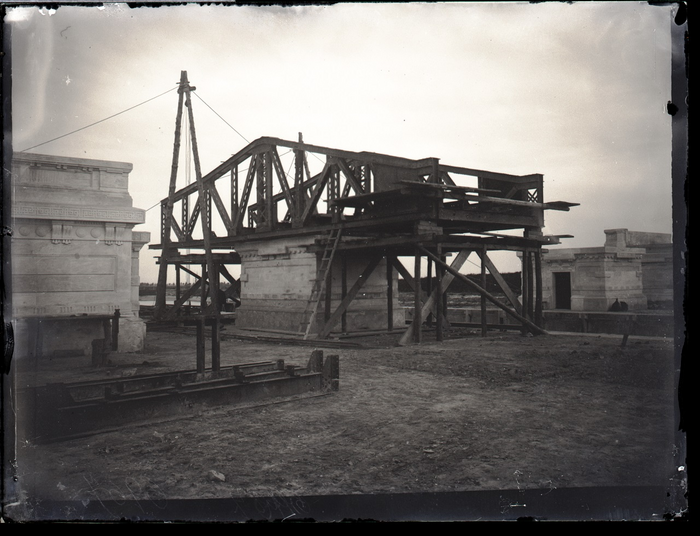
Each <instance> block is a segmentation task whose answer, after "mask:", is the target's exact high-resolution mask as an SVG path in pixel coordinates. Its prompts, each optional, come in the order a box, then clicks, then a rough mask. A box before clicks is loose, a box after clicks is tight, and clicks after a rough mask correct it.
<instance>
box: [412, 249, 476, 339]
mask: <svg viewBox="0 0 700 536" xmlns="http://www.w3.org/2000/svg"><path fill="white" fill-rule="evenodd" d="M470 254H471V250H466V249H465V250H462V251H460V252H459V253H458V254H457V256H456V257H455V259H454V260H453V261H452V264H451V266H452V269H453V270H455V271H456V272H457V273H459V272H458V270H459V269H460V268H461V267H462V266H463V265H464V263H465V262H466V261H467V259H468V258H469V255H470ZM431 257H432V258H433V260H435V259H436V258H437V257H434V256H433V255H432V254H431ZM438 260H439V259H438ZM399 264H401V263H399ZM435 264H436V268H437V267H439V266H440V264H438V263H437V262H436V263H435ZM460 275H461V274H460ZM454 279H455V276H454V274H453V273H452V272H449V273H448V274H445V275H444V276H443V277H442V281H441V282H440V286H436V287H435V289H434V290H433V292H432V294H431V295H430V297H429V298H428V299H427V300H426V301H425V304H424V305H423V309H422V310H421V313H420V318H419V325H420V323H423V320H424V319H425V318H426V317H427V316H428V313H429V312H430V311H433V310H434V309H435V303H436V301H437V294H438V293H440V294H444V293H445V291H447V288H448V287H449V286H450V285H451V284H452V281H454ZM436 313H437V311H436ZM435 316H436V318H437V316H438V315H437V314H435ZM444 320H445V319H444V318H443V321H444ZM415 321H416V318H414V319H413V322H412V323H411V326H409V328H408V329H407V330H406V332H405V333H404V334H403V336H402V337H401V340H400V341H399V344H407V343H408V340H409V339H410V338H411V334H412V333H413V331H412V330H413V329H414V326H413V323H415Z"/></svg>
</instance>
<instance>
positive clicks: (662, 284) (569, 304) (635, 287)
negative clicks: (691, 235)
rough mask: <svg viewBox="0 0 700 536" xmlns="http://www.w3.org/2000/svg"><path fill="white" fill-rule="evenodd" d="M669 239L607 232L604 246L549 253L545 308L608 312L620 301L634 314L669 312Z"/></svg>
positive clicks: (544, 275)
mask: <svg viewBox="0 0 700 536" xmlns="http://www.w3.org/2000/svg"><path fill="white" fill-rule="evenodd" d="M672 253H673V242H672V237H671V235H670V234H663V233H644V232H636V231H628V230H627V229H610V230H607V231H605V245H604V246H602V247H591V248H567V249H556V250H554V249H553V250H549V251H544V252H543V256H542V283H543V302H544V308H545V309H560V310H572V311H607V310H608V309H609V308H610V306H611V305H612V304H613V303H614V302H615V300H619V301H620V302H625V303H626V304H627V307H628V308H629V310H631V311H634V310H646V309H657V308H668V307H670V305H671V304H672V301H673V270H672Z"/></svg>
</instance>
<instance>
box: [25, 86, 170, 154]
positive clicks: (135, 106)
mask: <svg viewBox="0 0 700 536" xmlns="http://www.w3.org/2000/svg"><path fill="white" fill-rule="evenodd" d="M177 88H178V86H175V87H174V88H171V89H169V90H168V91H164V92H163V93H161V94H160V95H156V96H155V97H151V98H150V99H148V100H145V101H143V102H140V103H139V104H136V105H134V106H132V107H131V108H127V109H126V110H122V111H121V112H117V113H116V114H114V115H110V116H109V117H105V118H104V119H100V120H99V121H95V122H94V123H91V124H89V125H87V126H84V127H81V128H79V129H77V130H73V131H72V132H68V133H67V134H63V135H61V136H58V137H57V138H53V139H51V140H49V141H44V142H42V143H39V144H38V145H34V146H32V147H29V148H27V149H22V151H21V152H25V151H31V150H32V149H36V148H37V147H41V146H42V145H46V144H47V143H51V142H52V141H56V140H60V139H61V138H65V137H66V136H70V135H71V134H75V133H76V132H80V131H81V130H85V129H86V128H90V127H94V126H95V125H98V124H100V123H104V122H105V121H107V120H108V119H112V118H113V117H117V116H118V115H121V114H123V113H126V112H128V111H130V110H133V109H134V108H138V107H139V106H142V105H144V104H146V103H147V102H151V101H152V100H155V99H157V98H158V97H162V96H163V95H165V94H167V93H170V92H171V91H174V90H176V89H177Z"/></svg>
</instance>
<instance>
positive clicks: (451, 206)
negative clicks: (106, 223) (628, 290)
mask: <svg viewBox="0 0 700 536" xmlns="http://www.w3.org/2000/svg"><path fill="white" fill-rule="evenodd" d="M193 90H194V88H193V87H192V86H190V85H189V82H188V80H187V74H186V72H184V71H183V72H182V74H181V80H180V86H179V91H178V94H179V100H178V109H177V116H176V128H175V143H174V151H173V160H172V171H171V176H170V185H169V191H168V195H167V197H165V198H164V199H163V200H162V201H161V229H160V243H159V244H154V245H152V246H150V247H151V248H152V249H158V250H160V257H159V259H158V262H159V265H160V266H159V277H158V286H157V295H156V308H155V318H156V319H159V320H176V319H178V318H181V317H182V316H183V315H184V314H185V313H184V305H185V304H186V303H187V302H188V301H190V300H192V299H196V298H199V300H200V306H199V308H198V314H199V316H200V317H201V318H208V319H210V320H211V319H214V321H215V322H216V319H217V318H219V316H220V310H221V308H222V307H221V306H222V304H221V301H222V300H223V299H225V298H227V297H229V296H230V293H231V292H233V291H236V290H238V289H241V301H242V307H243V308H245V305H246V298H245V296H246V291H248V292H250V291H251V289H252V290H255V291H261V289H255V288H253V287H254V285H255V284H256V283H255V282H254V281H251V280H250V279H249V280H247V281H241V279H243V277H241V278H240V279H239V278H236V277H234V276H233V275H232V273H235V270H233V269H232V267H233V266H234V265H240V264H242V265H243V266H242V268H245V264H246V261H245V259H242V255H241V254H240V252H241V251H242V250H244V249H245V248H246V247H248V246H250V245H251V244H265V243H268V244H272V243H274V244H279V243H284V242H285V241H289V243H290V244H291V243H293V244H295V247H297V246H298V244H303V245H302V246H301V247H302V249H304V250H305V251H306V252H307V253H308V254H313V255H315V257H316V261H315V263H314V271H313V272H314V273H313V274H311V276H310V277H308V278H307V279H306V280H298V281H296V282H294V285H295V286H296V287H297V290H298V292H299V293H302V294H304V296H306V298H305V299H304V300H303V301H304V304H303V306H302V305H298V306H297V307H296V309H295V310H294V311H290V312H289V313H288V314H289V315H291V316H293V320H291V322H292V323H293V324H294V326H295V329H294V330H293V331H294V332H295V333H296V336H297V337H298V338H300V339H308V338H320V339H323V338H328V337H329V336H331V334H332V333H334V332H336V333H337V332H346V331H347V330H348V314H349V312H350V311H351V308H352V304H353V302H354V301H356V300H357V299H358V297H359V296H361V295H362V290H363V287H364V286H365V284H366V283H367V281H368V280H370V278H371V277H372V278H374V281H375V282H376V281H377V280H378V278H381V280H385V281H386V284H385V285H384V289H383V292H382V297H381V299H382V300H386V301H385V306H384V307H382V311H383V313H382V314H385V315H386V323H385V327H386V330H387V331H394V330H396V329H397V326H396V322H395V317H394V312H395V311H394V309H395V308H396V305H395V304H396V295H395V294H396V285H395V283H396V281H397V280H398V277H397V274H400V276H401V277H402V278H403V279H404V280H405V281H406V282H407V283H408V284H409V285H410V286H411V288H412V289H413V291H414V303H413V315H412V323H411V325H410V326H405V325H404V327H403V328H402V329H404V330H405V332H404V334H403V337H402V339H401V341H402V342H403V343H407V342H420V341H421V324H423V323H424V322H425V321H426V319H428V317H429V316H430V315H432V317H431V318H432V319H434V321H435V332H436V338H437V340H442V337H443V333H442V332H443V326H444V325H445V324H446V320H445V316H446V296H447V294H446V293H447V292H448V289H449V286H450V284H451V283H452V281H454V280H455V279H460V280H462V281H464V282H465V283H466V284H468V285H469V286H471V287H472V288H473V289H474V290H475V291H476V292H477V293H478V294H479V295H480V296H481V304H482V305H481V307H482V312H483V311H485V307H486V303H487V302H490V303H492V304H493V305H494V306H496V307H498V308H500V309H502V310H503V311H505V313H506V314H508V315H509V316H511V317H513V318H514V319H516V321H517V322H518V323H519V324H520V325H521V326H522V329H523V330H526V331H529V332H531V333H533V334H542V333H544V329H543V322H542V279H541V278H542V275H541V274H542V271H541V264H540V257H541V249H542V247H544V246H548V245H552V244H557V243H559V240H560V238H562V237H564V236H565V235H559V236H547V235H544V234H543V232H542V229H543V227H544V212H545V210H558V211H568V210H569V209H570V208H571V207H573V206H576V205H577V203H569V202H564V201H555V202H545V201H544V192H543V176H542V175H541V174H529V175H512V174H507V173H498V172H493V171H485V170H478V169H470V168H466V167H459V166H454V165H446V164H443V163H442V162H441V161H440V160H439V159H438V158H424V159H419V160H413V159H408V158H401V157H397V156H390V155H384V154H377V153H371V152H352V151H346V150H341V149H335V148H329V147H322V146H318V145H311V144H308V143H305V142H304V141H303V138H302V136H301V134H300V135H299V139H298V140H297V141H288V140H282V139H278V138H272V137H262V138H259V139H257V140H255V141H253V142H251V143H249V144H248V145H247V146H245V147H244V148H243V149H241V150H240V151H238V152H237V153H236V154H234V155H232V156H231V157H230V158H228V159H227V160H226V161H224V162H222V163H221V164H220V165H219V166H217V167H216V168H215V169H213V170H211V171H209V172H208V173H203V172H202V170H201V167H200V163H199V155H198V149H197V141H196V130H195V124H194V115H193V108H192V101H191V92H192V91H193ZM185 109H186V113H187V114H188V125H189V136H190V139H191V149H192V156H193V160H194V168H195V174H196V180H195V181H194V182H193V183H191V184H189V185H187V186H186V187H184V188H181V189H179V190H176V179H177V173H178V159H179V152H180V141H181V137H182V118H183V113H185ZM495 251H513V252H517V253H518V254H519V255H520V257H521V260H522V293H521V297H520V298H519V297H518V296H517V294H516V293H514V292H513V291H512V290H511V289H510V287H509V286H508V285H507V284H506V282H505V280H504V278H503V277H502V276H501V274H500V273H499V271H498V269H497V267H496V266H495V264H494V262H493V260H492V258H491V253H492V252H495ZM450 255H454V258H453V259H452V260H451V262H449V263H448V258H447V257H448V256H450ZM472 255H474V256H475V257H477V258H478V260H479V264H480V267H481V276H482V279H481V282H482V284H481V285H480V284H477V283H475V282H473V281H472V280H471V279H468V278H467V277H466V276H464V274H462V273H460V271H459V270H460V268H461V267H462V266H463V265H464V263H465V262H466V261H467V260H468V259H469V257H470V256H472ZM273 257H274V259H273ZM406 257H409V258H413V263H412V264H413V270H412V273H411V270H409V269H408V268H407V267H406V266H404V264H403V263H402V262H401V259H405V258H406ZM270 258H271V262H277V264H279V262H278V257H275V256H274V255H271V256H270ZM349 259H350V260H351V261H352V262H353V263H355V264H356V265H358V266H359V268H358V269H357V270H355V271H354V274H355V277H349V273H350V271H349V270H348V269H347V262H348V260H349ZM425 261H427V272H428V273H427V275H428V282H429V283H428V290H427V291H425V290H424V289H422V288H421V284H420V281H421V267H422V266H425V265H426V264H425ZM358 263H359V264H358ZM271 266H272V264H271ZM275 266H276V265H275ZM170 267H174V271H175V286H176V299H175V301H174V303H173V304H171V305H168V304H166V287H167V285H168V274H169V272H170V273H172V270H169V268H170ZM433 267H434V271H435V274H434V276H433V274H432V271H433ZM284 270H285V268H284V266H282V268H281V269H280V274H279V277H283V276H284ZM334 270H339V271H340V274H338V273H337V272H336V273H335V280H336V282H338V281H339V283H340V284H339V286H340V292H339V296H338V299H336V300H335V302H334V301H333V300H332V294H333V292H332V284H333V283H332V280H333V279H334V276H332V275H331V274H332V272H333V271H334ZM487 271H488V272H489V273H490V274H491V275H492V276H493V278H494V279H495V281H496V282H497V283H498V285H499V287H500V289H501V291H502V292H503V294H504V295H505V297H506V300H507V301H506V302H502V301H501V300H500V299H498V298H497V297H496V296H494V295H493V294H491V293H490V292H488V291H487V290H486V289H485V288H484V286H485V285H484V282H485V274H486V272H487ZM181 272H182V273H186V274H189V275H190V276H192V277H193V278H194V283H193V284H192V285H191V286H190V287H189V288H187V289H184V288H182V286H181V279H180V274H181ZM380 272H381V273H380ZM424 275H425V274H424ZM433 277H434V280H435V283H434V284H433V283H432V282H433ZM222 278H223V279H225V280H226V281H227V282H228V283H229V286H228V290H227V291H226V292H222V291H220V287H221V286H222V281H221V279H222ZM227 293H229V294H227ZM242 310H243V309H242ZM481 316H482V324H483V326H482V329H483V331H484V332H485V330H486V328H487V327H486V325H485V316H486V315H485V314H482V315H481ZM237 321H238V320H237ZM382 324H384V323H383V322H382ZM202 325H203V324H202ZM263 327H264V326H263ZM378 328H383V326H379V325H378V326H376V328H375V329H378ZM202 329H203V328H202ZM398 329H401V328H398ZM290 331H291V330H290Z"/></svg>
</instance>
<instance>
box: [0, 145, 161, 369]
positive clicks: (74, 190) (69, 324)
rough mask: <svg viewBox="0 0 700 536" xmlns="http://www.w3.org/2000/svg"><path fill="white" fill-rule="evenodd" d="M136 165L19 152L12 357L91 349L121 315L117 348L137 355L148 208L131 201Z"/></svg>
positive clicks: (143, 330)
mask: <svg viewBox="0 0 700 536" xmlns="http://www.w3.org/2000/svg"><path fill="white" fill-rule="evenodd" d="M131 169H132V165H131V164H128V163H123V162H107V161H101V160H87V159H82V158H65V157H57V156H48V155H40V154H30V153H16V154H15V155H14V156H13V161H12V229H13V237H12V246H11V257H12V314H13V318H14V319H15V321H16V326H17V327H16V330H17V347H18V351H19V352H22V351H23V350H28V352H29V353H30V354H37V355H52V354H54V353H56V352H70V351H76V352H83V353H86V354H88V353H89V352H90V351H91V343H92V341H93V340H95V339H100V338H103V337H104V336H105V334H104V330H103V327H104V326H103V324H104V322H103V320H104V318H105V317H110V316H112V315H114V312H115V310H117V309H118V310H119V313H120V319H119V338H118V343H119V350H120V351H138V350H141V349H143V345H144V340H145V335H146V327H145V323H144V322H143V321H142V320H141V319H139V294H138V290H139V262H138V261H139V250H140V249H141V248H142V247H143V246H144V245H145V244H146V243H147V242H148V241H149V240H150V233H146V232H136V231H133V228H134V226H135V225H138V224H140V223H144V221H145V211H143V210H141V209H138V208H134V207H133V206H132V199H131V196H129V192H128V186H129V172H130V171H131Z"/></svg>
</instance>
